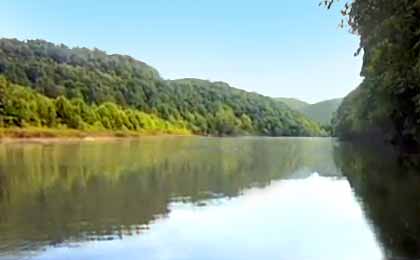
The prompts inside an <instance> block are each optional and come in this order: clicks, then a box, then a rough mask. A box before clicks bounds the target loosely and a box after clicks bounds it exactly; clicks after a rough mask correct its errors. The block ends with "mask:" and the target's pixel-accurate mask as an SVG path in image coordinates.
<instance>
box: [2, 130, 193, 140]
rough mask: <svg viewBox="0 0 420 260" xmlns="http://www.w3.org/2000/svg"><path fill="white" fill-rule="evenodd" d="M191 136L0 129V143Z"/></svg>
mask: <svg viewBox="0 0 420 260" xmlns="http://www.w3.org/2000/svg"><path fill="white" fill-rule="evenodd" d="M159 135H171V136H172V135H173V136H191V135H192V133H191V132H189V131H186V130H185V131H165V130H162V131H158V130H153V131H152V130H147V131H145V130H143V131H129V130H118V131H110V130H77V129H55V128H0V142H4V141H7V140H25V139H30V140H45V139H48V140H51V139H57V140H62V139H88V140H89V139H92V140H93V139H109V138H130V137H131V138H135V137H142V136H159Z"/></svg>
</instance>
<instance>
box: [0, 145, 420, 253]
mask: <svg viewBox="0 0 420 260" xmlns="http://www.w3.org/2000/svg"><path fill="white" fill-rule="evenodd" d="M419 241H420V174H418V171H416V170H415V169H413V167H412V166H411V165H409V164H404V163H401V160H400V159H398V158H397V157H396V156H394V155H393V154H392V153H388V152H385V150H384V149H377V148H375V147H372V146H363V145H354V144H349V143H341V142H339V141H337V140H335V139H331V138H258V137H247V138H201V137H150V138H142V139H126V140H124V139H122V140H103V141H71V142H63V143H58V142H51V143H48V142H47V143H35V142H33V143H31V142H12V143H4V144H0V260H14V259H31V260H32V259H34V260H99V259H101V260H102V259H105V260H109V259H110V260H114V259H115V260H117V259H145V260H216V259H217V260H225V259H226V260H228V259H229V260H231V259H239V260H251V259H252V260H255V259H267V260H270V259H273V260H274V259H276V260H281V259H285V260H294V259H304V260H305V259H308V260H312V259H320V260H321V259H322V260H328V259H331V260H337V259H344V260H346V259H349V260H350V259H357V260H360V259H367V260H372V259H378V260H379V259H416V258H418V257H420V242H419Z"/></svg>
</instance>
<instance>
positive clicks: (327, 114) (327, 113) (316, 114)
mask: <svg viewBox="0 0 420 260" xmlns="http://www.w3.org/2000/svg"><path fill="white" fill-rule="evenodd" d="M342 101H343V99H342V98H336V99H330V100H325V101H321V102H318V103H315V104H311V105H309V106H306V107H303V108H302V110H301V112H302V113H303V114H304V115H306V116H307V117H309V118H311V119H313V120H315V121H317V122H319V123H320V124H322V125H330V124H331V120H332V119H333V117H334V114H335V113H336V112H337V109H338V107H339V106H340V105H341V102H342Z"/></svg>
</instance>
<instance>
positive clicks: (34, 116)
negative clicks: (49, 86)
mask: <svg viewBox="0 0 420 260" xmlns="http://www.w3.org/2000/svg"><path fill="white" fill-rule="evenodd" d="M0 91H1V94H2V95H1V99H0V101H1V104H2V105H1V114H0V116H1V117H0V118H1V122H2V127H64V128H71V129H79V130H113V131H118V130H125V131H127V130H129V131H146V132H147V133H179V134H180V133H188V132H189V131H188V130H187V129H186V127H185V125H184V123H183V122H182V121H176V122H168V121H165V120H163V119H161V118H159V117H157V116H155V115H150V114H146V113H143V112H140V111H137V110H134V109H128V108H126V109H124V108H122V107H120V106H118V105H116V104H114V103H110V102H105V103H103V104H101V105H100V106H89V105H87V104H86V103H85V102H84V101H83V100H81V99H73V100H69V99H67V98H66V97H64V96H59V97H57V98H56V99H50V98H47V97H45V96H43V95H41V94H39V93H37V92H35V91H34V90H31V89H29V88H25V87H22V86H19V85H14V84H11V83H9V82H8V81H7V80H6V79H5V78H4V77H0Z"/></svg>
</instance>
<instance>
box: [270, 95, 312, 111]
mask: <svg viewBox="0 0 420 260" xmlns="http://www.w3.org/2000/svg"><path fill="white" fill-rule="evenodd" d="M275 99H276V100H277V101H280V102H283V103H284V104H286V105H288V106H289V107H290V108H291V109H294V110H298V111H300V110H301V109H303V108H304V107H306V106H309V105H310V104H309V103H307V102H305V101H302V100H299V99H296V98H282V97H280V98H275Z"/></svg>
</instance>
